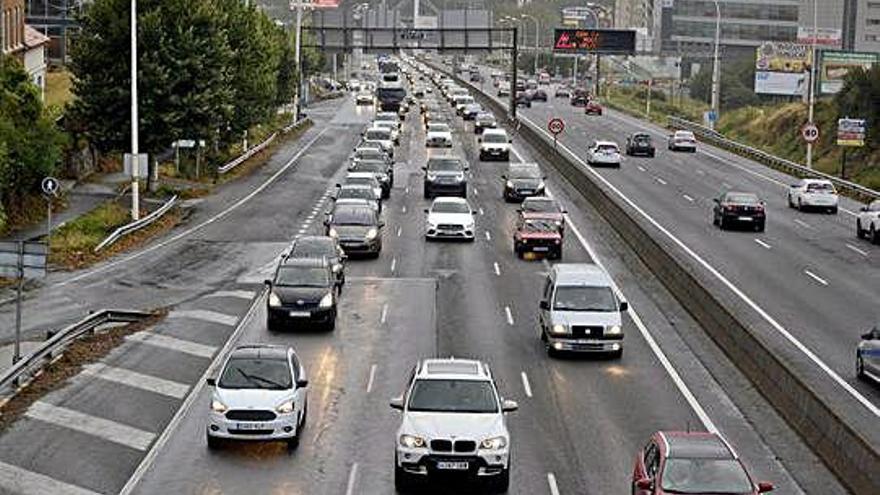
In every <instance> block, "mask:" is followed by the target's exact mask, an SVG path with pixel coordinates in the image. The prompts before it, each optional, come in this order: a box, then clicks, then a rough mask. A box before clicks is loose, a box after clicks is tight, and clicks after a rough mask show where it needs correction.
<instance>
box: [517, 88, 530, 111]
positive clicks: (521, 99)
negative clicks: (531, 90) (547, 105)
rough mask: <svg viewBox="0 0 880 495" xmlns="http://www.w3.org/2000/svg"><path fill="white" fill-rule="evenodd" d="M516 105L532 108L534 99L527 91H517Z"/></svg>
mask: <svg viewBox="0 0 880 495" xmlns="http://www.w3.org/2000/svg"><path fill="white" fill-rule="evenodd" d="M516 106H518V107H526V108H532V99H531V97H530V96H529V94H528V93H527V92H525V91H517V92H516Z"/></svg>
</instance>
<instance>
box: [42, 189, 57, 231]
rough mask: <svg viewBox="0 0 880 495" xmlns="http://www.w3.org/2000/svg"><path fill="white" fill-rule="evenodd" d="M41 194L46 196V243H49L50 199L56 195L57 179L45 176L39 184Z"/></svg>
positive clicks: (50, 226) (50, 229) (50, 228)
mask: <svg viewBox="0 0 880 495" xmlns="http://www.w3.org/2000/svg"><path fill="white" fill-rule="evenodd" d="M41 186H42V188H43V195H44V196H46V245H47V246H48V245H49V236H50V235H52V199H54V198H55V196H57V195H58V187H59V183H58V179H56V178H54V177H46V178H45V179H43V182H42V184H41Z"/></svg>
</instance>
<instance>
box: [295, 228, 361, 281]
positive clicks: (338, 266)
mask: <svg viewBox="0 0 880 495" xmlns="http://www.w3.org/2000/svg"><path fill="white" fill-rule="evenodd" d="M285 258H287V259H299V258H323V259H326V260H327V262H328V263H329V264H330V269H331V270H332V271H333V275H335V276H336V285H338V286H339V287H340V289H341V288H342V286H343V285H345V260H346V259H347V258H348V257H347V256H346V255H345V252H344V251H343V250H342V247H340V246H339V241H338V240H337V239H334V238H332V237H329V236H323V235H303V236H299V237H297V238H296V239H294V240H293V243H292V244H291V245H290V249H288V250H287V255H286V256H285Z"/></svg>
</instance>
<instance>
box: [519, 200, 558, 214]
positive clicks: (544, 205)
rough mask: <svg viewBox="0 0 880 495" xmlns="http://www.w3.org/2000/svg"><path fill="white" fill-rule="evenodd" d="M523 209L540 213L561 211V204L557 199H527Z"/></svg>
mask: <svg viewBox="0 0 880 495" xmlns="http://www.w3.org/2000/svg"><path fill="white" fill-rule="evenodd" d="M522 209H523V211H534V212H539V213H559V212H560V210H559V205H557V204H556V201H553V200H552V199H551V200H547V199H543V200H533V199H532V200H526V201H524V202H523V207H522Z"/></svg>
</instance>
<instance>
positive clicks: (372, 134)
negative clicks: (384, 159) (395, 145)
mask: <svg viewBox="0 0 880 495" xmlns="http://www.w3.org/2000/svg"><path fill="white" fill-rule="evenodd" d="M364 137H366V138H367V139H372V140H375V141H390V140H391V132H390V131H389V130H387V129H370V130H368V131H367V133H366V134H365V135H364Z"/></svg>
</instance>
